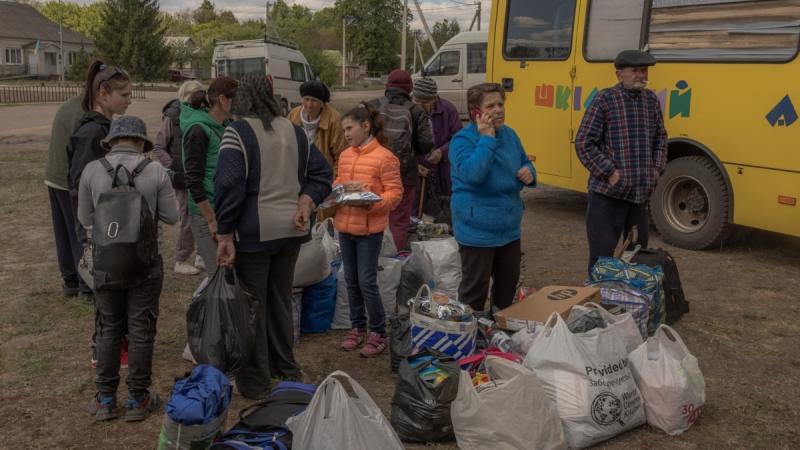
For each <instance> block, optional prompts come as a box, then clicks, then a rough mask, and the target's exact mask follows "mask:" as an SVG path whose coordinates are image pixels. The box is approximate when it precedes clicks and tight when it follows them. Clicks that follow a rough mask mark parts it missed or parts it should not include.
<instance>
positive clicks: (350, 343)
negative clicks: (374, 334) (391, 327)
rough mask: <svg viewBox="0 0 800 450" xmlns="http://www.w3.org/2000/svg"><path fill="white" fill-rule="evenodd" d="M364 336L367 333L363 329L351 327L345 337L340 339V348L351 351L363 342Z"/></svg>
mask: <svg viewBox="0 0 800 450" xmlns="http://www.w3.org/2000/svg"><path fill="white" fill-rule="evenodd" d="M366 336H367V333H366V331H365V330H360V329H358V328H353V329H352V330H350V334H348V335H347V337H346V338H344V340H343V341H342V348H343V349H345V350H347V351H348V352H350V351H353V350H355V349H357V348H358V347H360V346H361V344H363V343H364V338H365V337H366Z"/></svg>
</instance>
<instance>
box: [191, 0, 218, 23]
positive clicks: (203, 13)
mask: <svg viewBox="0 0 800 450" xmlns="http://www.w3.org/2000/svg"><path fill="white" fill-rule="evenodd" d="M192 18H193V19H194V23H198V24H204V23H209V22H213V21H215V20H216V19H217V11H216V9H215V7H214V4H213V3H211V1H210V0H203V3H202V4H201V5H200V6H199V7H198V8H197V9H195V10H194V12H193V13H192Z"/></svg>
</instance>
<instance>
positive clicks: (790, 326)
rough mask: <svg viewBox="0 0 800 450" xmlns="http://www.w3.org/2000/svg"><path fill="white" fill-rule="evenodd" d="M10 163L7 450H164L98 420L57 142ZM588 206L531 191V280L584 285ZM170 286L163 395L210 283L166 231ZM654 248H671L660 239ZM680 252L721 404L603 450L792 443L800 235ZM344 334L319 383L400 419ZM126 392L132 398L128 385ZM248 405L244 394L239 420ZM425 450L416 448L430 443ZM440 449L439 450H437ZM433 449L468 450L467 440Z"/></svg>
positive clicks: (4, 182)
mask: <svg viewBox="0 0 800 450" xmlns="http://www.w3.org/2000/svg"><path fill="white" fill-rule="evenodd" d="M0 145H2V146H3V147H4V152H3V156H4V161H5V163H4V164H2V166H0V195H1V196H2V198H3V199H4V200H5V201H4V202H2V204H0V213H1V214H2V216H3V220H2V222H0V235H2V236H4V242H3V250H4V251H3V252H2V253H1V254H0V265H2V267H3V270H2V272H0V282H2V283H3V290H2V293H0V422H2V423H0V426H2V429H3V431H4V433H3V435H4V440H3V444H2V447H4V448H75V449H77V448H131V449H141V448H152V447H154V445H155V443H156V441H157V437H158V433H159V428H160V422H161V414H157V415H156V416H154V417H151V418H150V419H148V420H147V421H146V422H144V423H141V424H135V425H132V424H126V423H122V422H120V421H117V422H113V423H109V424H96V423H94V421H93V419H92V418H91V417H90V416H89V415H88V414H86V413H85V405H86V403H87V402H88V401H89V399H90V398H91V396H92V394H93V392H94V385H93V371H92V369H91V368H90V367H89V358H90V349H89V339H90V336H91V332H92V320H93V310H92V307H91V306H90V305H86V304H82V303H79V302H78V301H75V300H67V299H64V298H63V297H62V296H61V291H60V279H59V276H58V269H57V264H56V259H55V249H54V244H53V240H52V233H51V222H50V213H49V206H48V200H47V192H46V189H45V186H44V185H43V183H42V181H41V179H42V170H43V167H44V160H45V154H46V146H47V140H46V138H43V137H41V136H19V137H14V138H3V139H2V141H0ZM585 201H586V197H585V196H584V195H581V194H576V193H572V192H567V191H562V190H556V189H548V188H541V189H537V190H535V191H529V192H526V193H525V203H526V214H525V219H524V233H523V248H524V251H525V256H524V259H525V261H524V263H525V265H524V267H525V276H526V280H527V284H529V285H531V286H543V285H548V284H575V283H581V282H582V281H583V279H584V278H585V264H586V257H587V247H586V240H585V231H584V222H583V220H584V210H585ZM165 236H167V240H168V242H167V244H166V245H165V253H164V261H165V268H166V271H165V272H166V278H165V282H164V291H163V294H162V297H161V301H160V305H161V312H160V317H159V323H158V336H157V339H156V352H155V363H154V388H155V389H156V390H157V391H158V392H159V393H160V394H161V395H162V396H164V397H166V396H167V395H168V393H169V390H170V388H171V386H172V383H173V382H174V379H175V377H179V376H181V375H183V374H184V373H185V372H186V371H188V370H190V368H191V366H190V365H189V364H188V363H186V362H185V361H183V360H182V359H181V358H180V354H181V351H182V349H183V346H184V342H185V323H184V318H185V312H186V308H187V306H188V303H189V299H190V295H191V293H192V291H193V290H194V288H195V287H196V285H197V284H198V283H199V281H200V278H199V277H185V276H177V275H175V274H174V273H173V272H172V271H171V270H170V269H171V266H172V264H173V262H174V260H173V250H172V248H173V244H172V242H173V237H174V228H172V227H167V229H166V233H165ZM653 244H654V245H656V246H662V247H666V246H665V245H664V244H663V243H661V242H660V241H659V240H658V238H657V237H656V238H654V243H653ZM666 248H668V249H669V251H670V252H672V253H673V255H674V256H675V257H676V259H677V261H678V264H679V267H680V269H681V277H682V279H683V282H684V287H685V290H686V293H687V296H688V298H689V300H690V301H691V307H692V312H691V313H690V314H689V315H687V316H686V317H685V318H684V319H682V320H681V321H680V322H679V323H678V324H677V326H676V328H677V330H678V332H680V333H681V335H682V336H683V338H684V340H685V341H686V343H687V345H688V346H689V348H690V349H691V350H692V352H693V353H694V354H695V355H696V356H697V357H698V358H699V360H700V365H701V368H702V370H703V372H704V374H705V377H706V383H707V397H708V405H707V407H706V410H705V412H704V414H703V416H702V417H701V418H700V420H699V422H698V423H697V424H696V425H695V427H693V428H692V429H691V430H690V431H689V432H687V433H685V434H683V435H681V436H678V437H669V436H666V435H664V434H663V433H661V432H658V431H657V430H654V429H651V428H649V427H646V426H645V427H641V428H639V429H637V430H635V431H632V432H629V433H626V434H624V435H622V436H620V437H617V438H615V439H613V440H611V441H608V442H606V443H604V444H601V445H600V448H616V449H628V448H663V449H668V448H669V449H674V448H687V449H688V448H691V449H709V448H725V447H730V448H770V449H779V448H786V449H788V448H793V447H795V446H796V443H797V442H798V441H800V434H799V433H798V431H797V424H798V423H800V417H799V416H800V413H798V411H799V410H798V408H797V405H796V402H797V399H798V398H800V388H799V387H798V385H797V376H796V373H797V371H798V370H799V369H800V350H798V342H800V340H798V338H800V325H798V324H800V312H798V307H797V305H796V302H797V292H800V240H798V239H793V238H788V237H785V236H778V235H772V234H769V233H761V232H753V231H746V230H740V231H739V232H738V233H737V235H736V239H734V240H733V241H731V243H729V244H726V246H725V247H723V248H722V249H719V250H715V251H707V252H690V251H685V250H680V249H675V248H671V247H666ZM342 337H343V334H342V332H331V333H327V334H322V335H307V336H303V338H302V341H301V343H300V345H299V346H298V347H297V349H296V352H297V356H298V359H299V360H300V362H301V364H302V366H303V370H304V371H305V373H306V374H307V375H308V377H309V378H310V379H311V381H313V382H319V381H321V380H322V379H323V378H324V377H325V376H326V375H327V374H328V373H330V372H331V371H333V370H336V369H340V370H344V371H346V372H348V373H349V374H351V375H352V376H353V377H354V378H356V379H357V380H358V381H359V382H360V383H361V384H362V385H363V386H364V387H365V388H366V389H367V391H368V392H369V393H370V394H371V395H372V396H373V398H374V399H375V401H376V402H377V403H378V404H379V405H380V406H381V407H382V408H383V410H384V412H385V413H387V414H388V412H389V405H390V402H391V397H392V395H393V392H394V379H393V377H392V375H391V374H390V372H389V360H388V355H384V356H382V357H381V358H378V359H376V360H370V361H366V360H364V359H361V358H359V357H358V356H357V355H356V354H353V353H343V352H341V351H340V350H339V349H338V343H339V340H340V339H341V338H342ZM125 375H126V371H124V370H123V371H122V377H123V384H122V385H121V386H120V392H121V393H122V394H121V397H124V392H125V391H124V377H125ZM245 405H246V402H245V401H243V399H242V398H241V397H238V396H237V397H236V398H235V400H234V403H233V406H232V410H231V411H232V413H231V414H230V415H229V425H230V424H232V423H233V422H234V421H235V420H236V416H237V414H236V412H238V410H239V409H240V408H242V407H243V406H245ZM421 447H422V446H418V447H415V446H409V448H421ZM426 448H427V447H426ZM431 448H455V444H454V443H450V444H441V445H438V446H433V447H431Z"/></svg>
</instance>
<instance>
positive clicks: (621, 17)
mask: <svg viewBox="0 0 800 450" xmlns="http://www.w3.org/2000/svg"><path fill="white" fill-rule="evenodd" d="M644 8H645V0H592V2H591V3H590V4H589V17H588V21H587V22H588V23H587V26H586V37H585V40H584V47H583V48H584V53H585V54H586V59H587V60H589V61H612V60H613V59H614V58H615V57H616V56H617V54H618V53H619V52H621V51H623V50H630V49H638V48H641V40H642V38H641V36H642V24H643V22H644V13H645V9H644Z"/></svg>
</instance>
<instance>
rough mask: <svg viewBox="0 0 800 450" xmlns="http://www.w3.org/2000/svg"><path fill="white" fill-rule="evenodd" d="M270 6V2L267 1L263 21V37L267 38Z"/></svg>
mask: <svg viewBox="0 0 800 450" xmlns="http://www.w3.org/2000/svg"><path fill="white" fill-rule="evenodd" d="M270 6H272V2H270V1H269V0H267V3H266V16H265V19H264V37H267V36H269V7H270Z"/></svg>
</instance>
